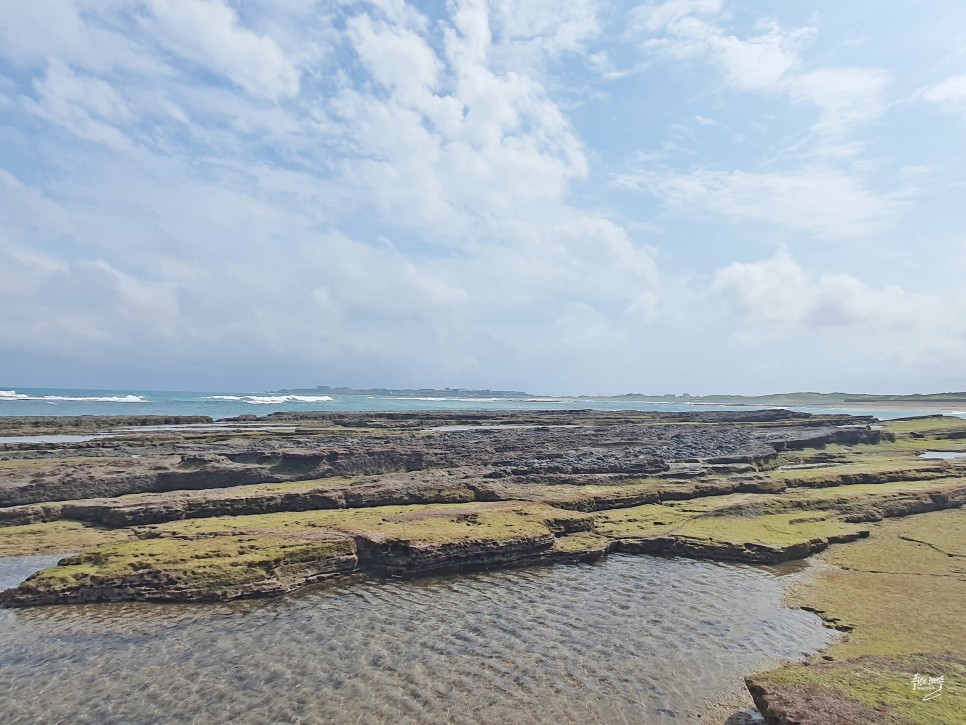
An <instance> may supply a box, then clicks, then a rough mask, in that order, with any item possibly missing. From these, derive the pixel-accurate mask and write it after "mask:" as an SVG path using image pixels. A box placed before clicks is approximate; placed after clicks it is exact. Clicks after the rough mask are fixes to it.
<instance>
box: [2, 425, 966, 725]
mask: <svg viewBox="0 0 966 725" xmlns="http://www.w3.org/2000/svg"><path fill="white" fill-rule="evenodd" d="M2 424H3V423H2V421H0V426H2ZM7 425H8V426H13V427H12V428H10V430H16V431H22V430H25V429H40V428H43V426H41V424H40V423H35V422H34V421H32V420H29V419H17V420H16V421H12V422H9V423H7ZM44 425H45V426H46V428H47V429H49V430H65V429H71V428H75V429H77V428H80V429H83V430H93V431H97V432H99V433H108V434H110V435H109V436H108V437H100V438H97V439H94V440H90V441H85V442H80V443H71V444H66V443H49V444H45V443H42V442H41V443H28V444H24V443H17V444H7V445H3V446H0V555H8V556H9V555H25V554H34V553H54V552H61V553H72V555H70V556H67V557H65V558H64V559H62V560H61V561H60V562H59V564H57V565H56V566H53V567H50V568H48V569H45V570H43V571H41V572H38V573H37V574H35V575H34V576H32V577H30V578H29V579H27V580H26V581H24V582H23V583H22V584H20V585H19V586H18V587H15V588H13V589H10V590H8V591H6V592H4V593H3V594H2V595H0V601H2V602H3V603H4V604H6V605H7V606H18V607H20V606H33V605H40V604H64V603H74V602H100V601H120V600H146V601H217V600H227V599H237V598H245V597H259V596H274V595H279V594H284V593H286V592H289V591H292V590H294V589H298V588H300V587H304V586H307V585H312V584H317V583H320V582H324V581H326V580H329V579H333V578H336V577H344V576H349V575H360V574H361V575H369V576H376V577H381V576H414V575H422V574H428V573H440V572H458V571H472V570H481V569H487V568H494V567H507V566H523V565H540V564H548V563H555V562H573V561H585V562H587V561H594V560H596V559H599V558H600V557H603V556H606V555H607V554H608V553H610V552H623V553H628V554H639V555H659V556H683V557H691V558H704V559H712V560H719V561H733V562H745V563H751V564H776V563H780V562H786V561H792V560H798V559H804V558H807V557H810V556H813V555H815V554H820V555H821V556H822V557H823V558H825V559H826V560H827V561H828V562H830V563H831V564H835V565H838V566H840V567H842V571H844V572H845V576H846V579H844V580H836V581H837V584H836V587H833V588H831V589H822V590H815V591H820V595H819V594H815V592H814V591H812V590H809V591H808V592H806V593H805V594H802V595H801V602H800V604H801V605H802V606H806V607H808V608H810V609H813V610H815V611H821V612H823V615H824V616H826V617H827V618H828V619H829V621H830V623H831V624H833V625H835V626H841V627H842V628H843V629H852V630H854V631H855V632H861V631H863V630H862V628H863V627H864V626H866V625H865V624H864V623H863V621H862V617H861V616H859V615H857V614H855V611H856V610H855V609H854V608H852V607H854V596H853V595H854V591H855V586H856V585H855V584H854V583H851V584H850V583H849V582H850V581H851V580H849V579H848V577H849V576H851V577H853V579H855V582H861V584H862V586H866V587H868V586H871V583H870V582H869V581H866V580H865V579H862V578H861V577H859V575H858V574H857V573H856V572H857V571H858V570H859V569H862V571H868V572H873V571H874V572H877V575H879V576H881V575H882V572H886V571H892V570H890V569H889V567H890V566H892V567H895V566H896V564H895V562H894V561H893V560H892V553H893V552H892V549H890V547H892V548H895V546H898V544H896V543H895V542H896V541H899V540H901V541H903V542H905V543H904V544H903V546H909V545H912V544H909V542H910V541H915V542H919V543H916V544H914V545H912V546H914V547H917V548H915V549H914V550H915V552H916V557H913V558H912V559H910V560H909V561H908V562H907V563H906V564H904V566H905V567H906V568H905V569H903V570H902V571H901V572H899V571H896V572H894V574H890V575H894V576H897V577H898V576H917V577H919V581H925V580H926V579H925V577H927V576H930V577H931V576H933V575H934V574H935V575H937V576H939V574H936V573H935V572H933V571H932V569H931V568H930V567H932V568H935V567H936V566H938V565H937V564H936V561H939V559H936V561H931V560H930V561H929V562H927V561H926V560H925V559H923V557H922V556H920V554H921V553H922V552H921V551H920V548H921V547H927V548H928V547H932V550H935V551H936V552H944V554H943V556H945V557H946V559H948V560H949V561H950V562H953V563H952V564H949V565H948V566H947V568H946V569H944V570H943V571H942V573H941V576H943V577H947V579H945V580H943V582H944V584H943V585H944V586H945V585H946V584H948V583H949V582H958V584H957V586H960V585H962V584H963V580H964V578H966V577H964V575H963V572H962V571H961V566H960V565H959V564H956V563H955V562H958V561H961V560H962V559H961V557H962V556H963V554H962V552H959V549H958V548H955V547H957V546H958V544H956V543H955V542H956V541H958V539H957V538H955V537H956V536H962V535H966V534H964V520H963V512H962V510H961V507H962V506H963V504H964V502H966V466H964V465H962V464H961V463H960V462H959V461H957V460H956V459H950V460H935V459H924V458H921V457H920V454H922V453H924V452H928V451H966V421H963V420H960V419H958V418H945V417H941V416H936V417H929V418H918V419H910V420H900V421H894V422H889V423H885V424H882V425H879V424H877V422H876V421H874V420H872V419H869V418H855V417H849V416H810V415H807V414H802V413H792V412H788V411H781V410H770V411H741V412H737V413H729V412H698V413H694V414H684V413H672V414H658V413H638V412H627V411H622V412H611V411H553V412H549V411H548V412H539V411H537V412H533V411H530V412H518V413H513V412H510V413H507V412H501V413H480V412H451V413H450V412H436V413H385V414H377V413H360V414H348V413H339V414H324V413H318V414H276V415H272V416H268V417H267V418H260V419H255V420H249V419H246V420H236V421H230V422H222V423H220V424H218V425H211V424H210V422H208V421H189V422H187V423H186V422H183V421H174V422H173V423H169V424H166V423H162V422H157V421H150V422H143V423H141V424H140V428H139V427H137V426H138V424H131V422H130V421H123V422H119V421H97V420H94V421H91V420H82V421H75V420H73V419H72V420H69V421H62V424H61V425H60V427H58V424H57V423H56V421H50V420H48V421H47V422H46V423H45V424H44ZM0 432H2V430H0ZM936 517H938V518H936ZM943 517H945V518H943ZM932 521H940V522H941V524H939V526H940V527H941V528H940V529H937V525H936V524H933V523H930V522H932ZM905 522H909V525H910V526H912V522H918V523H916V524H915V526H914V527H913V528H909V529H903V528H895V526H897V525H899V524H903V525H905ZM947 529H948V531H947ZM896 532H911V533H909V534H908V536H906V535H905V534H902V533H899V534H897V533H896ZM949 532H954V533H949ZM950 536H952V537H953V538H952V539H950V538H949V537H950ZM896 537H899V538H898V539H897V538H896ZM903 537H905V538H903ZM949 541H953V542H954V543H952V544H950V543H949ZM890 542H891V543H890ZM877 547H880V548H881V552H880V549H879V548H877ZM882 547H884V548H882ZM944 547H945V548H944ZM950 547H952V548H950ZM960 548H961V547H960ZM947 549H949V550H947ZM953 549H955V550H953ZM904 551H905V550H904ZM910 551H912V550H910ZM840 552H855V554H854V555H852V554H849V555H846V554H843V553H840ZM877 552H879V553H877ZM906 553H909V552H906ZM850 556H854V557H857V558H854V559H853V558H849V557H850ZM936 556H939V554H936ZM957 557H958V558H957ZM857 561H858V562H860V564H861V566H859V564H856V562H857ZM949 567H952V568H951V569H950V568H949ZM907 569H908V570H907ZM823 576H828V575H826V574H823ZM856 577H859V578H856ZM930 581H931V580H930ZM850 587H852V588H851V589H850ZM829 591H833V592H839V594H838V595H835V594H829ZM843 591H845V592H853V595H849V596H846V595H842V594H841V592H843ZM909 591H910V592H913V593H914V592H915V588H913V587H910V589H909ZM943 591H945V590H943ZM796 596H798V595H796ZM837 596H838V597H839V598H836V597H837ZM910 596H914V594H911V595H910ZM943 596H946V595H945V594H944V595H943ZM850 597H852V598H850ZM959 601H960V602H961V601H962V599H961V600H959ZM953 606H955V607H959V608H960V609H959V614H960V615H962V614H963V612H962V609H961V606H962V605H961V604H958V605H953ZM853 616H854V618H855V619H856V621H857V623H856V624H851V623H849V624H844V622H846V621H848V620H849V618H850V617H853ZM910 626H911V628H912V629H913V630H915V625H914V624H912V625H910ZM947 630H948V628H947ZM870 631H871V629H870ZM952 631H953V632H955V631H956V629H955V626H953V627H952ZM876 636H879V635H876ZM930 647H931V648H930V649H924V650H922V651H917V650H915V648H911V647H904V648H900V649H899V650H896V649H895V648H891V649H890V648H888V647H886V648H884V649H883V647H882V646H878V645H877V646H870V647H858V648H857V649H855V651H854V652H853V651H852V650H849V649H848V648H847V647H846V649H845V650H843V652H844V656H843V657H841V658H840V657H838V656H833V657H831V660H832V661H822V662H819V663H816V664H815V665H813V666H802V665H794V666H791V667H789V668H784V669H780V670H776V671H773V672H770V673H761V674H759V675H754V676H751V677H749V680H748V685H749V691H750V692H752V694H753V695H754V697H755V699H756V702H757V703H758V705H759V708H760V710H761V712H762V714H763V715H764V717H765V718H766V720H768V721H769V722H776V723H777V722H819V721H820V720H819V719H815V717H818V716H817V715H814V714H813V715H809V708H811V709H812V710H813V711H814V713H823V712H831V713H833V714H834V713H839V714H838V715H835V717H840V719H839V720H835V719H834V718H833V719H826V720H824V721H823V722H839V721H842V722H847V721H849V720H847V718H848V717H852V716H853V715H855V716H856V717H858V716H859V714H861V717H862V721H870V722H871V721H875V720H874V718H873V715H871V714H870V713H877V714H876V715H875V717H879V718H880V719H881V718H885V719H882V720H881V721H882V722H913V721H916V722H918V721H917V720H910V719H908V718H909V717H912V716H911V715H909V713H907V712H906V710H903V709H902V707H899V706H898V705H895V704H894V703H893V704H890V703H891V702H892V701H891V700H889V698H888V697H886V698H885V699H881V701H878V700H876V699H875V697H874V696H873V695H868V694H867V693H866V694H865V695H861V696H858V695H856V696H854V697H853V695H855V692H852V691H851V690H849V687H852V685H848V686H843V687H844V689H843V688H842V687H839V688H838V689H836V687H835V686H833V684H830V683H834V682H836V681H843V682H846V683H852V682H853V680H854V682H855V683H858V682H860V681H862V682H864V681H865V680H862V678H863V677H866V678H867V679H868V677H871V675H868V673H869V672H870V671H875V672H879V673H880V674H882V676H883V677H885V678H886V679H888V678H889V677H893V675H889V674H888V673H899V674H901V675H902V676H903V677H904V676H905V675H907V674H908V671H909V670H910V668H915V667H919V668H920V669H924V670H925V669H929V670H930V671H932V670H938V669H942V668H946V670H948V671H950V672H953V671H955V672H959V671H960V669H957V668H961V666H962V663H961V661H960V660H956V659H955V658H953V659H950V657H952V654H951V653H950V652H949V651H948V650H949V648H948V647H946V648H943V647H941V646H938V645H937V646H931V645H930ZM853 655H854V656H853ZM913 656H915V657H926V658H927V659H926V660H923V659H915V658H914V657H913ZM910 657H913V659H909V658H910ZM929 658H931V659H929ZM930 663H931V664H930ZM936 663H941V666H940V665H939V664H936ZM927 664H930V667H927V666H926V665H927ZM870 668H871V669H870ZM863 673H865V674H863ZM883 673H884V674H883ZM898 676H899V675H895V677H898ZM895 677H894V678H893V679H895ZM856 678H857V679H856ZM855 687H856V688H857V687H859V685H858V684H856V685H855ZM850 692H851V694H849V693H850ZM843 693H844V694H843ZM953 695H954V696H955V692H954V693H953ZM842 697H845V698H847V701H846V700H842V699H841V698H842ZM896 697H898V695H896ZM815 698H818V699H817V700H816V699H815ZM837 698H838V699H837ZM848 698H851V699H848ZM816 702H817V703H819V705H815V706H814V707H813V705H811V704H809V703H813V704H814V703H816ZM903 707H904V706H903ZM823 708H825V709H823ZM909 712H912V711H911V710H910V711H909ZM850 713H851V714H850ZM903 713H905V714H903ZM919 714H920V715H921V714H922V713H921V712H920V713H919ZM808 717H812V718H813V719H812V720H809V719H808ZM841 718H846V719H841ZM888 718H893V719H888ZM895 718H898V719H895ZM903 718H906V719H903ZM922 721H923V722H925V721H927V720H922Z"/></svg>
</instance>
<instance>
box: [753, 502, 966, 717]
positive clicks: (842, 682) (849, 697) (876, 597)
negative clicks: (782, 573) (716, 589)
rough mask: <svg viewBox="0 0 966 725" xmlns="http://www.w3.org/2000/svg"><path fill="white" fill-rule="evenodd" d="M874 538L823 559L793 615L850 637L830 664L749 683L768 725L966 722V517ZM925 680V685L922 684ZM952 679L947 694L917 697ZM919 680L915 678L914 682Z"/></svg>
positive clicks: (926, 520) (931, 516)
mask: <svg viewBox="0 0 966 725" xmlns="http://www.w3.org/2000/svg"><path fill="white" fill-rule="evenodd" d="M870 528H871V529H872V533H871V536H870V537H869V538H868V539H866V540H864V541H861V542H858V543H855V544H852V545H850V546H847V547H840V548H836V549H833V550H830V551H829V552H826V553H825V554H823V555H822V559H823V560H824V562H825V563H826V564H828V565H829V566H827V567H823V568H822V569H821V570H820V571H819V572H818V574H817V575H816V577H815V578H814V580H812V581H811V582H809V583H805V584H801V585H799V586H797V587H796V588H795V590H794V591H793V592H792V593H791V595H790V597H789V603H790V604H792V605H794V606H799V607H803V608H807V609H810V610H812V611H816V612H818V613H819V614H821V615H822V617H823V618H824V619H825V620H826V621H827V622H829V623H830V624H831V625H832V626H834V627H836V628H838V629H841V630H843V631H845V632H847V635H846V638H845V640H844V641H843V642H841V643H839V644H837V645H834V646H832V647H831V648H830V649H829V650H828V653H827V654H826V655H825V658H826V659H829V660H832V662H820V663H811V664H807V665H793V666H788V667H784V668H780V669H777V670H773V671H771V672H765V673H760V674H757V675H752V676H750V677H748V678H747V683H748V688H749V691H750V692H751V693H752V696H753V697H754V699H755V701H756V703H757V705H758V707H759V709H760V710H761V712H762V714H763V715H764V716H765V718H766V720H767V721H768V722H769V723H784V722H798V723H802V724H803V725H807V724H812V723H814V724H815V725H818V724H819V723H823V724H824V723H836V722H882V723H903V724H908V725H913V724H918V723H935V724H936V725H940V724H942V725H946V723H953V722H961V721H962V716H963V713H966V660H964V659H963V653H964V652H966V610H964V604H963V603H964V602H966V563H964V562H966V511H964V510H962V509H952V510H948V511H940V512H933V513H926V514H922V515H916V516H910V517H908V518H903V519H890V520H886V521H883V522H881V523H877V524H873V525H872V526H871V527H870ZM917 676H918V678H917ZM938 677H943V681H942V688H941V692H940V693H939V694H938V695H936V696H935V697H932V698H929V699H926V700H924V699H923V698H924V697H926V696H927V695H928V694H929V692H928V691H924V690H922V689H920V688H914V686H913V685H914V684H916V683H917V682H920V681H922V678H926V679H925V682H927V683H928V681H929V679H930V678H938ZM914 678H915V679H914Z"/></svg>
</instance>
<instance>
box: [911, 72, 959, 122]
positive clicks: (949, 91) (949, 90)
mask: <svg viewBox="0 0 966 725" xmlns="http://www.w3.org/2000/svg"><path fill="white" fill-rule="evenodd" d="M916 96H917V97H918V98H921V99H922V100H924V101H928V102H930V103H935V104H938V105H939V106H941V107H942V108H943V109H944V110H947V111H952V112H954V113H966V73H964V74H962V75H958V76H953V77H952V78H947V79H946V80H944V81H942V82H941V83H937V84H936V85H933V86H927V87H926V88H923V89H922V90H920V91H919V93H917V94H916Z"/></svg>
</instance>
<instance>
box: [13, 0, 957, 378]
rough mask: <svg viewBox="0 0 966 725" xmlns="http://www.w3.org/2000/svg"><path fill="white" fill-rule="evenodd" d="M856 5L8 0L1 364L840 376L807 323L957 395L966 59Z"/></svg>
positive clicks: (82, 373)
mask: <svg viewBox="0 0 966 725" xmlns="http://www.w3.org/2000/svg"><path fill="white" fill-rule="evenodd" d="M836 7H837V6H834V5H831V4H829V6H828V7H827V8H825V9H824V11H823V12H822V13H818V14H816V15H813V16H806V17H801V16H798V15H796V14H795V13H792V12H785V11H783V8H782V7H781V6H780V5H778V4H775V6H774V7H771V6H769V7H762V8H760V9H756V10H755V11H754V12H750V11H748V9H747V8H743V7H739V6H737V5H734V4H732V3H728V2H724V0H671V1H669V2H650V3H640V4H627V3H608V2H603V1H602V0H600V1H598V0H566V1H564V2H555V3H548V2H546V1H545V0H526V1H524V2H512V3H511V2H504V1H503V0H493V1H492V2H484V1H483V0H453V1H452V2H450V3H448V4H446V6H445V7H440V8H439V9H438V12H436V13H435V14H430V13H428V12H427V11H426V10H425V7H424V6H422V5H420V4H416V3H407V2H404V0H379V1H375V2H350V1H347V2H340V3H326V2H315V0H298V2H291V3H284V4H278V3H264V4H260V3H236V2H228V0H178V1H177V2H174V1H172V0H110V2H98V3H94V2H90V1H89V0H43V1H40V0H38V2H32V3H19V4H13V5H11V6H10V7H5V8H4V9H3V10H0V113H2V114H3V123H2V124H0V144H2V145H3V148H5V149H6V150H7V152H6V153H5V154H4V156H3V157H0V303H2V305H3V309H4V311H5V314H4V322H3V333H4V334H3V335H0V354H2V355H3V357H4V359H5V361H6V363H5V369H4V375H3V378H4V379H6V380H7V384H8V385H21V386H25V385H30V384H34V385H55V384H61V385H90V386H100V387H105V386H106V387H110V386H112V385H114V386H125V385H130V386H149V387H151V386H153V387H182V388H223V389H229V388H240V387H245V388H252V389H263V388H269V387H273V386H277V385H297V384H317V383H329V384H350V385H360V386H361V385H390V384H391V385H440V386H442V385H453V386H475V387H487V386H491V387H513V388H524V389H532V390H535V391H540V392H621V391H626V390H632V389H633V390H649V391H655V392H661V391H665V390H678V391H681V390H689V391H691V392H702V391H711V390H725V389H728V390H739V391H740V390H745V391H750V390H752V389H757V386H758V385H759V384H760V383H761V381H762V379H763V378H762V377H761V375H760V374H758V373H755V372H754V371H753V370H752V369H751V368H749V365H748V364H747V360H748V359H749V356H752V357H754V359H755V360H756V363H755V364H757V363H758V362H762V361H763V360H764V361H766V362H767V364H768V365H770V366H772V367H773V368H775V369H782V370H784V371H785V372H784V373H783V374H776V375H775V376H774V377H773V378H769V382H770V383H771V384H773V385H775V386H779V387H782V388H802V387H813V388H814V387H821V386H823V385H825V386H832V387H835V386H837V385H838V382H839V381H840V380H842V376H841V375H839V374H838V372H837V370H836V369H835V368H834V367H831V366H830V367H827V368H823V367H822V366H821V364H818V365H799V364H798V363H797V362H796V361H797V360H798V359H799V354H800V351H799V349H798V343H797V342H795V341H794V340H793V338H795V339H801V337H802V336H807V337H808V338H809V339H811V340H813V341H814V344H815V346H816V350H817V352H816V355H817V356H818V357H821V351H823V350H824V351H827V352H829V353H831V352H832V351H833V350H834V351H835V356H836V357H837V359H849V360H854V363H855V365H859V364H861V365H865V366H869V367H870V371H869V376H870V377H869V380H874V381H876V383H877V384H881V385H886V386H891V387H895V388H900V389H926V388H933V387H936V386H943V385H947V384H952V382H953V381H954V380H955V377H956V375H957V374H958V373H957V371H958V370H959V369H961V366H962V363H963V362H966V349H964V344H963V339H964V338H963V335H964V330H963V328H962V326H961V325H959V324H958V322H957V320H958V319H959V317H960V316H961V315H959V316H958V313H959V312H960V311H961V310H962V306H961V305H960V302H961V300H960V299H959V296H958V295H957V294H952V290H953V289H956V287H955V283H954V281H953V280H954V279H955V271H956V265H958V264H961V262H960V260H961V259H963V255H962V253H963V242H964V239H963V238H962V237H961V236H960V232H959V231H958V230H959V229H960V228H961V225H958V224H957V223H956V222H957V221H958V220H957V219H955V214H954V213H953V212H952V211H951V210H950V207H949V206H948V205H943V204H942V200H944V199H948V198H950V197H951V196H952V195H954V194H955V191H954V190H955V189H956V188H958V187H957V186H956V185H957V184H959V183H961V182H962V180H960V179H958V178H957V177H956V174H957V173H958V171H957V169H958V168H962V166H961V165H957V164H956V161H957V160H958V157H957V156H956V155H955V154H952V155H951V154H950V153H949V152H948V150H947V151H946V152H945V153H944V152H943V147H944V145H945V144H943V134H945V138H946V140H947V141H949V142H950V143H951V141H952V139H953V138H954V137H955V135H956V134H957V133H960V132H961V130H962V125H961V124H962V118H963V117H966V114H963V113H962V110H963V109H962V101H963V93H961V92H960V91H961V90H962V78H963V77H964V76H963V75H962V73H963V71H964V69H963V68H962V67H960V68H956V67H955V64H956V63H957V62H960V61H958V60H956V59H955V56H949V55H946V56H942V57H941V58H940V57H938V56H940V55H942V54H943V52H944V48H943V46H942V44H937V45H936V47H935V53H936V54H937V58H916V59H915V62H916V63H917V64H918V65H916V66H912V65H911V64H910V63H909V62H905V61H904V59H902V58H897V59H896V60H895V62H896V64H897V65H896V66H894V67H893V66H887V65H883V64H882V62H881V57H882V56H881V54H877V53H874V52H867V53H865V54H864V55H863V54H862V53H861V52H860V51H861V49H862V46H863V43H862V42H860V41H861V39H859V40H856V39H855V38H852V37H851V36H849V35H848V31H844V30H842V28H844V27H848V24H847V23H844V22H843V23H839V22H838V18H837V16H836ZM901 30H902V28H901V26H897V27H896V32H901ZM882 42H883V43H885V45H886V47H888V43H887V41H885V40H883V41H882ZM952 44H953V40H950V46H952ZM940 61H943V62H942V63H940ZM900 63H901V66H900V65H898V64H900ZM910 67H915V68H920V69H921V71H920V72H919V74H918V75H917V74H915V73H910V70H909V69H910ZM938 67H942V68H944V72H943V73H941V74H939V75H935V70H934V69H935V68H938ZM947 112H952V113H947ZM929 124H933V126H935V125H936V124H940V125H941V127H942V129H943V130H942V131H934V132H933V133H932V135H931V136H929V135H928V133H927V131H926V130H925V129H926V128H927V127H928V126H929ZM910 129H912V132H913V133H915V134H917V135H915V136H910V135H909V132H910ZM898 139H906V140H907V142H906V143H905V144H899V143H897V140H898ZM909 139H911V140H909ZM956 153H961V152H956ZM776 250H777V251H776ZM871 250H875V253H874V254H873V253H871ZM917 250H921V251H924V252H925V253H926V254H928V255H931V256H932V258H933V259H935V260H937V261H938V260H940V259H943V260H947V263H946V265H945V266H944V268H943V271H942V272H941V273H939V274H930V269H929V264H928V263H927V262H925V261H923V259H922V258H921V257H918V256H917ZM904 260H905V261H904ZM937 283H938V284H940V285H942V284H947V285H949V293H948V294H947V293H944V292H943V291H942V289H941V287H939V288H937V286H936V285H937ZM856 336H861V338H862V339H863V340H865V341H866V346H867V347H868V346H876V347H877V348H878V349H881V350H883V351H884V354H883V355H881V356H879V357H878V358H877V359H876V360H875V361H869V360H868V359H867V358H861V357H860V353H859V352H858V350H857V348H856V347H855V346H854V345H853V344H851V341H854V340H855V339H856ZM763 341H767V349H766V350H765V349H764V348H763V345H764V342H763ZM716 348H717V349H721V350H726V352H725V353H724V354H723V355H721V356H719V358H718V359H715V357H714V356H708V355H704V354H702V350H706V349H716ZM843 355H844V356H845V357H844V358H842V356H843ZM782 361H787V364H784V363H783V362H782ZM752 367H753V366H752ZM855 379H856V380H858V379H859V378H855Z"/></svg>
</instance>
